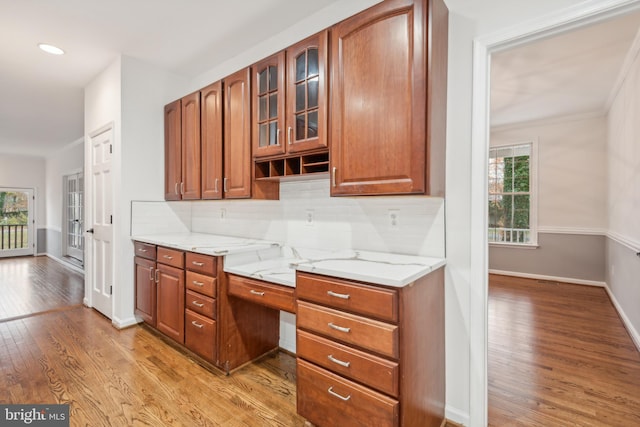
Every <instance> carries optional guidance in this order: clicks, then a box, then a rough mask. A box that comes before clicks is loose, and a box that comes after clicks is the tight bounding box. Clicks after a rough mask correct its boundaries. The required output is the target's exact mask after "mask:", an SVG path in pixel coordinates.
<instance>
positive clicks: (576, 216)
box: [491, 114, 607, 233]
mask: <svg viewBox="0 0 640 427" xmlns="http://www.w3.org/2000/svg"><path fill="white" fill-rule="evenodd" d="M606 134H607V123H606V118H605V116H604V114H599V115H590V116H580V117H564V118H562V117H559V118H556V119H554V120H547V121H543V122H536V123H522V124H519V125H512V126H509V127H502V128H497V129H492V132H491V146H499V145H507V144H514V143H519V142H529V141H533V142H534V144H535V145H537V154H538V170H537V185H538V189H537V193H538V227H539V228H541V229H543V230H545V229H572V230H577V231H580V230H591V231H594V232H598V231H599V232H601V233H602V232H604V230H605V229H606V224H607V207H606V194H607V192H606V190H607V188H606V187H607V164H606V162H605V161H604V159H605V158H606V152H607V136H606Z"/></svg>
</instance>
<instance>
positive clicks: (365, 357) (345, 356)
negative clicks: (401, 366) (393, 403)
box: [296, 330, 399, 397]
mask: <svg viewBox="0 0 640 427" xmlns="http://www.w3.org/2000/svg"><path fill="white" fill-rule="evenodd" d="M296 339H297V343H296V353H297V355H298V357H301V358H303V359H306V360H308V361H310V362H313V363H315V364H316V365H320V366H322V367H324V368H326V369H329V370H330V371H333V372H336V373H338V374H340V375H342V376H345V377H348V378H351V379H353V380H356V381H358V382H359V383H362V384H365V385H367V386H369V387H372V388H375V389H376V390H378V391H381V392H383V393H386V394H389V395H391V396H395V397H398V375H399V370H398V364H397V363H396V362H391V361H389V360H386V359H383V358H381V357H377V356H374V355H372V354H369V353H366V352H364V351H360V350H356V349H355V348H351V347H347V346H346V345H342V344H339V343H337V342H334V341H330V340H328V339H325V338H322V337H319V336H317V335H313V334H310V333H309V332H305V331H301V330H298V332H297V337H296Z"/></svg>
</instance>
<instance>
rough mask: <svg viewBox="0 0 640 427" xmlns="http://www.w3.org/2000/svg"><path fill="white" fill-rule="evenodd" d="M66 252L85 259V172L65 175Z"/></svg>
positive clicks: (68, 254) (80, 259) (78, 258)
mask: <svg viewBox="0 0 640 427" xmlns="http://www.w3.org/2000/svg"><path fill="white" fill-rule="evenodd" d="M64 197H65V199H64V200H65V208H64V209H65V225H66V228H65V236H64V241H63V245H65V254H66V255H67V256H70V257H73V258H75V259H77V260H79V261H83V260H84V235H83V233H84V226H83V220H82V219H83V218H84V174H83V173H76V174H73V175H67V176H65V196H64Z"/></svg>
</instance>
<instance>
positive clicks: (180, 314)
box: [156, 264, 185, 344]
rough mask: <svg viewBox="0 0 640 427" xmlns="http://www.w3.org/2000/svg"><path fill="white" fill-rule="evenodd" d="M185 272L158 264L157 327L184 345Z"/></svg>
mask: <svg viewBox="0 0 640 427" xmlns="http://www.w3.org/2000/svg"><path fill="white" fill-rule="evenodd" d="M184 293H185V292H184V271H183V270H180V269H178V268H175V267H170V266H168V265H163V264H158V287H157V300H158V305H157V310H158V311H157V314H156V327H157V328H158V330H159V331H160V332H162V333H163V334H165V335H167V336H168V337H169V338H172V339H173V340H175V341H177V342H179V343H181V344H184Z"/></svg>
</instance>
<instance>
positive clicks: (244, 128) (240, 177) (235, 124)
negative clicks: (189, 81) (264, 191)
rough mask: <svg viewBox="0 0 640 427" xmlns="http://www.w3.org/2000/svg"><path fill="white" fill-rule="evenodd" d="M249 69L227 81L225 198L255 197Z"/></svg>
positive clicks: (239, 72) (235, 74) (230, 77)
mask: <svg viewBox="0 0 640 427" xmlns="http://www.w3.org/2000/svg"><path fill="white" fill-rule="evenodd" d="M249 81H250V73H249V68H245V69H243V70H240V71H238V72H236V73H234V74H232V75H230V76H229V77H227V78H225V79H224V86H225V92H224V93H225V109H224V180H223V181H224V182H223V187H224V196H225V198H228V199H241V198H249V197H251V122H250V118H251V110H250V104H251V98H250V93H251V92H250V90H249Z"/></svg>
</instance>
